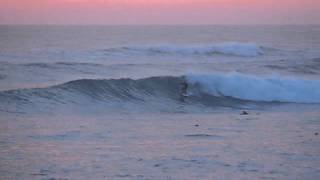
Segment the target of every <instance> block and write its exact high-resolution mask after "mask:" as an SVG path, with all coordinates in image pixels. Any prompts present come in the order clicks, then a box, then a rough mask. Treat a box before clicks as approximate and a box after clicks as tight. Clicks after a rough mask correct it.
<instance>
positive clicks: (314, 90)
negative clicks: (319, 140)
mask: <svg viewBox="0 0 320 180" xmlns="http://www.w3.org/2000/svg"><path fill="white" fill-rule="evenodd" d="M319 89H320V80H304V79H288V78H282V77H278V76H272V77H257V76H253V75H244V74H239V73H230V74H224V75H222V74H211V75H187V76H183V77H172V76H164V77H150V78H145V79H138V80H133V79H108V80H94V79H80V80H75V81H70V82H67V83H64V84H61V85H57V86H51V87H48V88H35V89H18V90H10V91H3V92H0V110H1V111H16V110H17V109H19V108H20V107H25V106H29V107H33V109H35V108H34V106H41V107H49V106H53V107H54V106H56V105H67V106H68V107H69V108H70V104H72V105H74V106H82V107H89V106H91V107H94V105H95V104H100V105H101V104H102V105H103V107H104V108H106V109H107V108H108V107H117V108H119V107H121V108H131V109H132V108H140V109H148V108H153V110H157V109H161V108H166V109H175V108H177V107H181V105H185V106H189V107H200V106H201V107H217V106H220V107H243V105H247V104H260V103H262V104H266V103H271V102H272V103H279V102H281V103H315V104H317V103H320V91H319Z"/></svg>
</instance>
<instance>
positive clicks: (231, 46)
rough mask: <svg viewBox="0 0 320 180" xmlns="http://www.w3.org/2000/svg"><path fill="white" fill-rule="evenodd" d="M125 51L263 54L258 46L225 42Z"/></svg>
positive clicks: (185, 53)
mask: <svg viewBox="0 0 320 180" xmlns="http://www.w3.org/2000/svg"><path fill="white" fill-rule="evenodd" d="M125 49H127V50H133V51H139V52H155V53H169V54H182V55H209V54H225V55H235V56H258V55H260V54H263V50H262V48H261V47H260V46H258V45H257V44H254V43H239V42H226V43H221V44H206V45H172V44H166V45H158V46H132V47H126V48H125Z"/></svg>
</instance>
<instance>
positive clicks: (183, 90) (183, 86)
mask: <svg viewBox="0 0 320 180" xmlns="http://www.w3.org/2000/svg"><path fill="white" fill-rule="evenodd" d="M188 86H189V85H188V83H187V82H186V80H185V78H183V82H182V83H181V92H180V100H181V101H182V102H184V101H185V98H186V97H188V94H187V91H188Z"/></svg>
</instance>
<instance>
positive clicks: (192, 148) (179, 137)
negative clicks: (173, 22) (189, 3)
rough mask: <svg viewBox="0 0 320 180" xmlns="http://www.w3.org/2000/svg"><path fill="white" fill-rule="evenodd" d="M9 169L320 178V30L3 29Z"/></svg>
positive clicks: (2, 151)
mask: <svg viewBox="0 0 320 180" xmlns="http://www.w3.org/2000/svg"><path fill="white" fill-rule="evenodd" d="M0 123H1V125H0V179H89V178H91V179H139V180H140V179H181V180H182V179H183V180H185V179H315V180H316V179H319V178H320V166H319V165H320V135H319V133H320V26H316V25H314V26H312V25H305V26H294V25H288V26H285V25H283V26H276V25H268V26H267V25H265V26H253V25H252V26H240V25H238V26H222V25H220V26H218V25H217V26H6V25H1V26H0Z"/></svg>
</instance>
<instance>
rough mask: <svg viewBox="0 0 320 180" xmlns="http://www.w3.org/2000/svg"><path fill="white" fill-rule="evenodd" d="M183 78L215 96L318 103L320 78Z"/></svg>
mask: <svg viewBox="0 0 320 180" xmlns="http://www.w3.org/2000/svg"><path fill="white" fill-rule="evenodd" d="M186 78H187V81H188V82H189V83H191V84H193V85H195V84H197V85H199V86H200V91H201V92H204V93H208V94H212V95H215V96H228V97H233V98H238V99H243V100H252V101H265V102H273V101H278V102H294V103H320V80H306V79H294V78H284V77H280V76H270V77H257V76H253V75H244V74H239V73H230V74H225V75H222V74H212V75H188V76H187V77H186Z"/></svg>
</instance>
